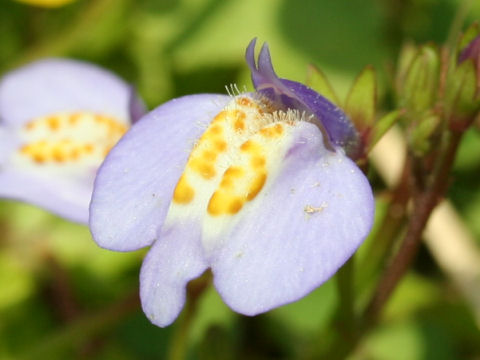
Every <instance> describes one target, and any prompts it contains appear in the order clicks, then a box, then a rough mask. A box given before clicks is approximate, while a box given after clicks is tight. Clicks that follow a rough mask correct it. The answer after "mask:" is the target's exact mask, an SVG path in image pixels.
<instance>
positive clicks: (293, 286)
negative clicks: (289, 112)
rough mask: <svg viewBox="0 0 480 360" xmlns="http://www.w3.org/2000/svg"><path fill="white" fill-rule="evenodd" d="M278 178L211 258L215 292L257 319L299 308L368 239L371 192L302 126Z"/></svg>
mask: <svg viewBox="0 0 480 360" xmlns="http://www.w3.org/2000/svg"><path fill="white" fill-rule="evenodd" d="M297 136H298V139H297V140H296V141H295V143H294V144H293V146H292V147H291V148H290V150H289V151H288V152H287V155H286V156H285V159H284V164H283V165H282V169H281V170H280V173H279V175H278V177H277V178H276V179H275V180H274V181H272V182H271V183H270V185H269V186H268V187H266V188H265V189H264V190H262V192H261V193H260V194H259V195H258V199H255V201H252V202H251V203H250V204H249V205H248V207H245V209H243V210H242V213H239V214H238V215H240V216H241V217H240V219H238V220H236V221H235V223H233V225H232V226H231V227H230V231H229V232H228V233H224V234H222V236H223V242H222V245H221V246H219V247H217V248H216V249H215V250H214V251H213V253H211V254H209V256H211V264H212V265H211V267H212V271H213V274H214V281H215V286H216V288H217V289H218V291H219V293H220V294H221V296H222V298H223V299H224V301H225V302H226V303H227V304H228V305H229V306H230V307H231V308H232V309H234V310H235V311H237V312H240V313H243V314H246V315H255V314H258V313H261V312H264V311H267V310H270V309H272V308H274V307H277V306H280V305H283V304H286V303H289V302H292V301H295V300H298V299H299V298H301V297H303V296H304V295H306V294H308V293H309V292H310V291H312V290H313V289H314V288H316V287H317V286H319V285H320V284H321V283H323V282H324V281H325V280H327V279H328V278H329V277H330V276H332V275H333V273H335V271H337V269H338V268H339V267H340V266H341V265H342V264H343V263H344V262H345V261H346V260H347V259H348V258H349V257H350V256H351V255H352V253H353V252H354V251H355V250H356V248H357V247H358V246H359V245H360V243H361V242H362V241H363V239H364V238H365V237H366V236H367V234H368V232H369V230H370V228H371V225H372V222H373V212H374V201H373V196H372V192H371V188H370V185H369V184H368V181H367V179H366V178H365V176H364V175H363V174H362V172H361V171H360V170H359V169H358V168H357V166H356V165H355V164H354V163H353V162H352V161H351V160H350V159H349V158H347V157H346V156H345V155H343V154H342V153H341V152H340V151H337V152H331V151H328V150H326V149H325V147H324V145H323V143H322V140H321V139H322V135H321V133H320V131H319V129H318V128H317V127H316V126H314V125H313V124H309V123H303V124H302V125H301V126H299V129H298V134H297Z"/></svg>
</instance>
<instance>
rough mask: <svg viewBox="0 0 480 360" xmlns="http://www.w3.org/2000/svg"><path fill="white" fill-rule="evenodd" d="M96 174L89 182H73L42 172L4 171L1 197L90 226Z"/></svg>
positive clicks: (0, 183) (85, 180) (0, 180)
mask: <svg viewBox="0 0 480 360" xmlns="http://www.w3.org/2000/svg"><path fill="white" fill-rule="evenodd" d="M94 175H95V173H94V172H92V174H91V176H90V178H89V179H84V180H83V181H78V182H73V181H70V180H69V179H62V178H58V177H51V176H48V175H45V174H44V176H42V175H41V174H39V173H38V172H37V173H28V172H22V171H5V172H0V197H1V198H7V199H14V200H19V201H24V202H27V203H30V204H34V205H37V206H39V207H42V208H44V209H47V210H48V211H51V212H52V213H54V214H57V215H59V216H61V217H63V218H66V219H69V220H71V221H74V222H78V223H81V224H87V222H88V203H89V202H90V195H91V192H92V186H93V179H94Z"/></svg>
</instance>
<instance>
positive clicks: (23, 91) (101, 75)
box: [0, 59, 131, 127]
mask: <svg viewBox="0 0 480 360" xmlns="http://www.w3.org/2000/svg"><path fill="white" fill-rule="evenodd" d="M130 95H131V88H130V85H128V84H127V83H125V82H124V81H123V80H121V79H120V78H119V77H117V76H115V75H114V74H112V73H111V72H108V71H106V70H103V69H102V68H100V67H97V66H94V65H92V64H88V63H84V62H81V61H74V60H62V59H46V60H41V61H37V62H35V63H32V64H30V65H27V66H24V67H22V68H19V69H17V70H14V71H12V72H10V73H8V74H7V75H5V76H4V77H3V78H2V80H1V81H0V119H1V121H3V122H4V123H6V124H10V125H11V126H17V127H19V126H21V125H23V124H24V123H25V122H28V121H29V120H31V119H33V118H35V117H39V116H44V115H49V114H54V113H59V112H70V111H91V112H98V113H101V114H108V115H110V116H114V117H116V118H117V120H118V121H124V122H125V123H128V122H129V121H130V113H129V111H130V108H129V104H130Z"/></svg>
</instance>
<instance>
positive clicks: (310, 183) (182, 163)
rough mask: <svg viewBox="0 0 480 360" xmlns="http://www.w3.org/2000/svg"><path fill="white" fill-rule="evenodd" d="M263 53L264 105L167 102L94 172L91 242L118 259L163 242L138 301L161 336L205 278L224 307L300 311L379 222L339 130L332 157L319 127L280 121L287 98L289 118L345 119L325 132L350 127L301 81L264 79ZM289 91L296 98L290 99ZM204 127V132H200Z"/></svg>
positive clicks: (218, 100) (194, 99)
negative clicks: (190, 286) (191, 288)
mask: <svg viewBox="0 0 480 360" xmlns="http://www.w3.org/2000/svg"><path fill="white" fill-rule="evenodd" d="M252 46H253V45H250V47H249V49H248V50H247V60H248V61H249V64H250V66H252V61H251V60H252V59H251V58H250V55H251V52H252V51H253V48H252ZM265 49H267V48H266V47H264V48H263V50H262V52H261V54H260V59H259V64H260V65H259V68H258V69H257V68H256V67H255V66H254V63H253V67H254V68H255V70H253V69H252V73H253V75H252V76H254V77H256V78H254V83H255V81H257V83H255V85H256V86H257V87H258V88H260V92H261V95H260V100H259V98H258V97H257V96H258V95H255V94H252V95H248V94H247V95H240V96H238V97H234V98H231V97H227V96H222V95H206V94H204V95H191V96H186V97H182V98H177V99H175V100H173V101H170V102H167V103H166V104H164V105H162V106H160V107H158V108H157V109H155V110H153V111H152V112H150V113H149V114H147V115H146V116H145V117H144V118H143V119H142V120H141V121H139V122H138V123H137V124H135V125H134V126H133V127H132V128H131V130H130V131H129V132H127V134H126V135H125V136H124V137H123V138H122V140H120V142H119V143H118V145H117V146H115V147H114V148H113V149H112V151H111V152H110V154H109V155H108V156H107V158H106V160H105V162H104V163H103V165H102V166H101V168H100V170H99V172H98V176H97V178H96V181H95V189H94V193H93V197H92V202H91V207H90V228H91V231H92V234H93V237H94V239H95V241H96V242H97V243H98V244H99V245H100V246H102V247H104V248H108V249H112V250H119V251H129V250H134V249H138V248H141V247H143V246H148V245H150V244H152V243H153V242H154V245H153V246H152V249H151V250H150V252H149V254H148V255H147V257H146V259H145V261H144V264H143V266H142V271H141V298H142V306H143V308H144V311H145V313H146V314H147V316H148V317H149V318H150V320H151V321H152V322H154V323H155V324H157V325H160V326H165V325H168V324H169V323H171V322H172V321H173V320H174V319H175V317H176V316H177V315H178V313H179V312H180V310H181V308H182V307H183V303H184V301H185V285H186V283H187V282H188V281H189V280H191V279H193V278H195V277H197V276H199V275H201V273H202V272H204V271H205V269H207V268H209V267H210V268H211V269H212V272H213V274H214V282H215V286H216V288H217V290H218V291H219V292H220V294H221V296H222V298H223V299H224V301H225V302H226V303H227V304H228V305H229V306H230V307H232V308H233V309H234V310H236V311H238V312H241V313H243V314H248V315H253V314H258V313H260V312H264V311H267V310H269V309H271V308H273V307H276V306H279V305H282V304H285V303H288V302H291V301H295V300H297V299H298V298H300V297H302V296H304V295H306V294H307V293H308V292H310V291H311V290H313V289H314V288H315V287H317V286H318V285H320V284H321V283H322V282H324V281H325V280H326V279H328V278H329V277H330V276H331V275H332V274H333V273H334V272H335V271H336V270H337V268H338V267H339V266H341V264H342V263H343V262H344V261H346V259H347V258H348V257H349V256H350V255H351V254H352V253H353V252H354V251H355V249H356V248H357V246H358V245H359V244H360V243H361V242H362V241H363V239H364V238H365V237H366V235H367V234H368V232H369V230H370V227H371V225H372V221H373V209H374V206H373V196H372V192H371V188H370V186H369V184H368V181H367V180H366V178H365V177H364V175H363V174H362V173H361V171H360V170H359V169H358V168H357V167H356V166H355V164H354V163H353V162H352V161H351V160H350V159H349V158H348V157H346V156H345V155H344V152H343V150H342V149H341V148H340V142H341V141H340V140H341V139H342V138H341V137H339V134H340V135H341V134H345V133H347V134H348V131H346V132H342V131H338V132H335V131H334V132H333V133H332V134H333V135H332V137H333V139H337V140H338V141H337V142H333V145H334V146H333V148H332V149H326V148H325V145H324V141H323V135H322V133H321V132H320V130H319V128H318V127H317V126H315V125H314V124H311V123H309V122H304V121H292V119H291V118H289V116H288V115H281V114H280V115H274V113H275V110H278V109H280V110H281V111H284V110H285V109H288V108H290V109H292V107H291V106H289V104H287V102H288V101H290V100H292V99H293V100H295V101H296V102H295V103H296V104H300V105H301V104H303V105H301V106H300V105H299V106H300V108H299V109H297V108H293V109H292V110H293V114H294V115H291V116H293V117H297V116H299V114H301V113H303V111H304V107H305V106H308V107H309V110H310V111H309V113H313V114H317V115H316V116H318V114H324V115H322V116H318V118H319V119H322V121H324V120H325V118H328V116H330V117H334V116H337V117H339V118H342V119H341V120H339V119H336V120H334V121H333V122H330V123H329V122H327V124H330V125H331V124H337V125H338V124H340V125H341V124H342V123H343V121H346V120H345V119H346V118H343V117H342V116H343V115H342V114H343V113H339V112H337V111H333V110H332V109H335V107H333V108H332V107H331V104H330V103H328V104H329V105H328V106H326V105H325V101H327V100H325V99H324V98H322V97H319V96H320V95H318V94H316V93H315V94H312V93H311V92H313V90H311V89H308V88H306V87H305V86H303V85H302V84H298V83H294V82H292V81H289V80H282V79H277V78H276V76H275V75H274V72H273V68H272V69H271V72H269V71H263V70H262V69H264V67H263V66H264V65H265V64H267V65H268V63H269V61H270V60H269V55H268V49H267V50H265ZM262 54H263V55H262ZM265 54H267V55H268V57H267V55H265ZM265 59H268V61H267V62H266V61H265ZM262 64H263V65H262ZM270 66H271V65H270ZM255 71H258V73H257V72H255ZM259 76H261V77H262V78H261V79H260V80H258V77H259ZM268 79H272V84H271V86H270V85H269V82H268V81H269V80H268ZM275 79H277V80H278V81H280V85H279V86H278V87H277V85H276V84H277V83H276V81H277V80H275ZM284 87H286V88H287V90H288V91H286V90H285V89H284ZM268 88H272V89H275V93H274V94H271V93H268V92H265V91H264V90H265V89H268ZM292 91H293V92H294V93H295V95H296V98H292V97H291V96H286V97H285V96H282V95H286V94H287V95H288V94H290V93H291V92H292ZM277 95H279V96H277ZM261 99H265V101H266V104H264V105H262V104H259V103H258V102H259V101H261ZM313 100H315V101H317V100H318V101H320V102H319V103H315V102H314V103H312V101H313ZM327 102H328V101H327ZM249 104H251V105H252V106H253V108H252V111H250V110H247V107H248V106H250V105H249ZM310 105H311V106H310ZM265 112H268V113H270V116H273V118H274V121H273V122H271V121H270V122H268V121H265V119H264V118H263V117H264V116H265ZM335 114H336V115H335ZM276 116H277V117H276ZM275 119H276V120H275ZM288 119H290V120H288ZM208 122H211V123H210V125H209V126H208V129H207V131H205V128H202V127H200V126H199V124H203V123H208ZM277 125H280V126H279V127H278V129H277V128H275V127H276V126H277ZM330 125H325V128H326V129H327V128H328V129H330V130H332V128H331V127H329V126H330ZM245 129H247V130H245ZM346 129H347V130H349V128H348V127H347V128H346ZM202 133H203V135H202ZM242 136H245V138H243V137H242ZM232 137H233V138H232ZM196 139H199V140H196ZM344 140H345V139H344ZM342 141H343V140H342ZM186 149H193V150H192V152H191V153H190V156H189V152H188V150H187V151H185V150H186ZM215 149H216V150H215ZM239 179H240V180H239ZM184 181H185V183H184ZM218 191H220V192H223V193H221V194H220V195H218V196H220V197H223V198H222V200H221V202H220V203H219V204H217V205H218V207H216V206H217V205H216V204H213V205H212V202H215V201H216V200H214V198H215V196H216V195H215V194H216V192H218ZM172 197H173V200H172ZM227 205H228V206H227ZM210 206H212V209H210Z"/></svg>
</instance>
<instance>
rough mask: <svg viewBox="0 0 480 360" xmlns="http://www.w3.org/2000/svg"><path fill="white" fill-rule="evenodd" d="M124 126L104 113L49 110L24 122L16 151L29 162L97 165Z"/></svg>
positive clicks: (120, 133) (124, 129) (116, 139)
mask: <svg viewBox="0 0 480 360" xmlns="http://www.w3.org/2000/svg"><path fill="white" fill-rule="evenodd" d="M126 130H127V127H126V125H125V124H123V123H122V122H120V121H119V120H117V119H116V118H114V117H112V116H108V115H105V114H96V113H91V112H81V111H76V112H71V113H70V112H59V113H55V114H49V115H46V116H41V117H38V118H34V119H32V120H31V121H29V122H28V123H26V124H25V126H24V127H23V129H22V131H21V134H20V136H21V138H22V141H23V145H22V146H21V147H20V148H19V150H18V154H19V155H20V156H21V158H22V159H24V160H22V161H25V160H27V161H31V163H30V164H32V163H34V164H50V165H55V166H62V165H64V164H67V163H76V164H84V165H85V166H88V167H92V166H95V165H96V166H98V165H100V163H101V162H102V161H103V159H104V158H105V155H106V154H107V153H108V152H109V151H110V149H111V148H112V147H113V146H114V145H115V144H116V142H117V141H118V140H119V139H120V137H121V136H122V135H123V134H124V133H125V132H126Z"/></svg>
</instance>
